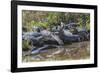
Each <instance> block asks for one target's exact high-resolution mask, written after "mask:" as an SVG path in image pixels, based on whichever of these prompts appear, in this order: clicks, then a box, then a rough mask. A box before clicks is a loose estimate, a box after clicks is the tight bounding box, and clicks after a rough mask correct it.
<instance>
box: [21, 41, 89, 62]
mask: <svg viewBox="0 0 100 73" xmlns="http://www.w3.org/2000/svg"><path fill="white" fill-rule="evenodd" d="M23 53H27V52H24V51H23ZM89 57H90V42H89V41H84V42H78V43H72V44H71V45H64V46H63V47H58V48H50V49H44V50H41V51H40V52H39V53H37V54H34V55H31V54H29V55H27V56H25V55H23V56H22V61H23V62H38V61H56V60H79V59H88V58H89Z"/></svg>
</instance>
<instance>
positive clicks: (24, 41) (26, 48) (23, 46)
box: [22, 40, 29, 51]
mask: <svg viewBox="0 0 100 73" xmlns="http://www.w3.org/2000/svg"><path fill="white" fill-rule="evenodd" d="M22 48H23V50H24V51H26V50H29V41H28V40H23V41H22Z"/></svg>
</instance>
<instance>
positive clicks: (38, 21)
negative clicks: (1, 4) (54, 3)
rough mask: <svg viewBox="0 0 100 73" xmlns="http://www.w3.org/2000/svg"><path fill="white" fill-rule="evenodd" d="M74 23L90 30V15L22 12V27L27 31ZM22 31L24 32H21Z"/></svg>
mask: <svg viewBox="0 0 100 73" xmlns="http://www.w3.org/2000/svg"><path fill="white" fill-rule="evenodd" d="M61 21H62V22H64V23H65V24H68V23H71V22H75V23H78V24H79V26H80V27H85V28H86V29H87V30H88V29H89V28H90V14H89V13H71V12H48V11H32V10H23V11H22V26H23V27H25V28H26V30H27V31H32V26H44V27H47V28H52V27H53V26H56V25H58V24H60V22H61ZM23 31H24V30H23Z"/></svg>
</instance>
